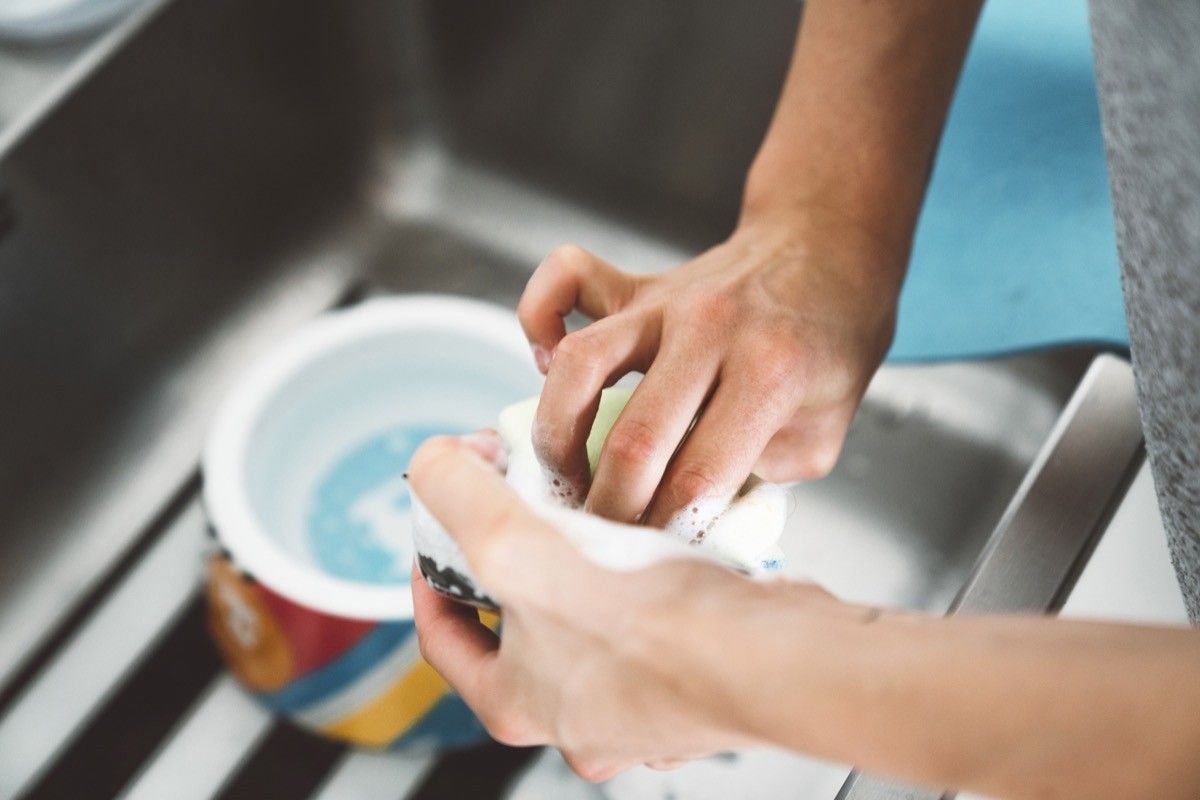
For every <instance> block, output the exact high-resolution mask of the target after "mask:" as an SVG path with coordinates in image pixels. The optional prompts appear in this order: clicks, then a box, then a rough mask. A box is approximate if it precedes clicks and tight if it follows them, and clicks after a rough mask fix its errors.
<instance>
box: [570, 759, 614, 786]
mask: <svg viewBox="0 0 1200 800" xmlns="http://www.w3.org/2000/svg"><path fill="white" fill-rule="evenodd" d="M563 758H564V759H565V760H566V762H567V766H569V767H570V768H571V771H572V772H574V773H575V774H576V775H578V776H579V777H581V778H583V779H584V780H585V781H587V782H588V783H601V782H602V781H604V780H606V779H607V778H608V777H609V769H608V768H607V767H606V766H605V765H604V764H603V763H601V762H600V761H599V760H597V759H594V758H590V757H588V756H579V755H571V754H567V753H564V755H563Z"/></svg>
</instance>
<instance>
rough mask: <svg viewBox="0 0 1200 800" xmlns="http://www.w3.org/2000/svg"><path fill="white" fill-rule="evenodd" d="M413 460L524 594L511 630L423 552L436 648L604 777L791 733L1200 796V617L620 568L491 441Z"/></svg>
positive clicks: (500, 592)
mask: <svg viewBox="0 0 1200 800" xmlns="http://www.w3.org/2000/svg"><path fill="white" fill-rule="evenodd" d="M411 477H412V481H413V486H414V489H415V491H416V492H417V493H418V494H419V495H420V496H421V498H422V499H423V500H424V501H425V502H426V505H427V506H428V507H429V508H430V510H431V511H432V512H433V513H434V514H435V515H436V516H437V517H438V518H439V519H440V520H441V521H442V522H443V524H445V525H446V527H447V530H448V531H449V532H450V533H451V535H453V536H454V537H455V538H456V539H457V540H458V542H459V544H460V545H461V546H462V548H463V550H464V552H465V553H466V555H467V558H468V559H469V560H470V562H471V566H472V570H473V571H474V572H475V574H476V575H477V576H478V577H479V579H480V580H481V581H482V582H483V584H484V585H486V586H487V587H488V589H489V591H490V592H491V593H492V594H493V595H494V596H497V597H499V598H500V600H501V602H502V603H503V605H504V636H503V639H502V640H501V639H497V638H496V637H495V636H494V635H493V634H492V633H491V632H490V631H489V630H488V629H487V628H484V627H483V626H482V625H480V623H479V621H478V619H477V618H476V616H475V612H474V610H473V609H470V608H468V607H466V606H462V605H459V604H457V603H455V602H453V601H450V600H446V599H444V598H441V597H439V596H437V595H435V594H434V593H433V592H432V590H430V589H429V588H428V587H427V586H425V585H424V583H423V582H422V581H421V579H420V576H419V575H417V574H414V577H413V597H414V603H415V610H416V621H417V629H418V632H419V633H420V635H421V641H422V648H423V652H424V654H425V656H426V658H427V659H428V660H429V662H430V663H431V664H432V665H433V666H434V667H435V668H436V669H438V671H439V672H441V673H442V675H443V676H445V677H446V679H447V680H448V681H449V682H450V683H451V684H452V685H454V687H455V688H456V689H458V690H459V692H460V693H461V694H462V696H463V697H464V699H465V700H466V701H467V702H468V703H469V704H470V705H471V707H472V708H473V709H475V711H476V712H477V713H478V714H479V715H480V718H481V719H482V720H483V722H484V723H485V725H487V727H488V730H489V731H490V732H491V733H492V734H493V735H494V736H496V737H497V738H499V739H500V740H502V741H506V742H508V743H510V744H552V745H554V746H556V747H558V748H560V749H561V750H562V751H563V753H564V754H565V755H566V757H567V760H568V761H569V763H571V765H572V766H573V767H574V768H575V769H576V771H578V772H579V773H580V774H581V775H583V776H584V777H587V778H589V779H592V780H603V779H605V778H608V777H611V776H612V775H614V774H616V773H617V772H620V771H621V770H623V769H627V768H629V767H631V766H634V765H636V764H639V763H642V762H647V763H651V764H652V765H659V766H669V765H671V764H675V763H678V762H679V761H681V760H685V759H688V758H693V757H696V756H701V755H705V754H708V753H712V752H716V751H719V750H728V749H732V748H740V747H750V746H758V745H765V744H771V745H776V746H782V747H786V748H790V749H793V750H799V751H802V752H806V753H811V754H814V755H818V756H822V757H825V758H829V759H833V760H836V761H842V762H848V763H855V764H859V765H862V766H863V767H865V768H867V769H869V770H871V771H874V772H878V773H882V774H887V775H892V776H896V777H900V778H904V779H908V780H911V781H915V782H918V783H924V784H928V785H930V786H933V787H938V788H942V787H952V788H957V789H969V790H974V791H980V792H985V793H987V794H990V795H994V796H1000V797H1005V798H1079V797H1089V798H1090V797H1152V798H1156V800H1170V799H1171V798H1181V799H1182V798H1195V797H1197V796H1200V758H1197V753H1200V680H1197V676H1198V675H1200V632H1197V631H1194V630H1187V629H1171V628H1152V627H1134V626H1125V625H1110V624H1098V623H1086V622H1070V621H1062V620H1053V619H1043V618H1033V617H974V618H971V617H960V618H935V617H929V616H924V615H918V614H910V613H902V612H883V613H882V614H880V613H879V612H877V611H873V610H869V609H865V608H862V607H858V606H853V605H849V604H845V603H841V602H839V601H837V600H835V599H834V598H832V597H831V596H829V595H828V594H826V593H824V592H822V591H821V590H820V589H818V588H816V587H814V586H812V585H805V584H794V583H785V582H778V583H770V584H761V583H754V582H751V581H749V580H746V579H744V578H740V577H737V576H734V575H732V574H731V573H728V572H726V571H724V570H722V569H719V568H717V567H714V566H711V565H707V564H698V563H694V562H687V563H684V562H678V563H673V564H667V565H662V566H657V567H654V568H651V569H646V570H640V571H637V572H625V573H619V572H612V571H609V570H606V569H602V568H599V567H597V566H596V565H595V564H592V563H591V562H589V561H587V560H585V559H584V558H583V557H582V556H581V555H579V553H577V552H576V551H575V550H573V548H571V547H570V546H569V545H567V544H566V542H565V541H564V540H563V539H562V538H561V537H560V536H559V535H558V534H557V533H556V532H555V531H554V530H552V529H551V528H550V527H549V526H548V525H547V524H546V523H545V522H543V521H542V520H540V519H539V518H538V517H537V516H536V515H535V514H534V513H533V512H532V511H531V510H530V509H528V508H527V507H525V506H524V505H523V504H522V503H521V502H520V501H519V500H517V499H516V497H515V496H514V495H513V494H512V493H511V491H510V490H509V489H508V487H507V486H506V485H505V484H504V482H503V480H502V479H501V478H500V476H499V475H498V474H497V473H496V471H495V468H494V467H492V466H491V465H490V464H488V463H485V462H484V460H482V459H480V458H479V457H477V456H475V455H474V454H473V452H472V450H471V445H470V444H469V443H464V442H462V441H456V440H449V439H443V440H438V441H434V442H432V443H430V444H428V445H426V446H424V447H423V448H422V449H421V450H420V452H419V453H418V455H417V457H416V459H415V460H414V462H413V465H412V471H411ZM464 487H469V488H464ZM647 535H651V534H647Z"/></svg>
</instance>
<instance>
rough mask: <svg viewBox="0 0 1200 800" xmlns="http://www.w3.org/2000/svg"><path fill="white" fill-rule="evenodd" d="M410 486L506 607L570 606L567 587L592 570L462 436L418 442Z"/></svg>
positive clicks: (478, 575)
mask: <svg viewBox="0 0 1200 800" xmlns="http://www.w3.org/2000/svg"><path fill="white" fill-rule="evenodd" d="M409 482H410V485H411V486H412V490H413V492H415V493H416V495H417V496H418V497H419V498H420V499H421V502H422V503H424V505H425V507H426V508H427V509H428V510H429V512H430V513H431V514H433V516H434V517H436V518H437V520H438V521H439V522H440V523H441V524H442V526H443V527H444V528H445V529H446V532H447V533H449V535H450V536H451V537H452V538H453V539H454V540H455V541H456V542H457V543H458V545H459V547H460V548H461V549H462V551H463V554H464V555H465V556H466V558H467V561H468V563H469V564H470V565H471V570H472V571H473V572H474V573H475V576H476V577H477V578H479V580H480V582H481V583H482V584H483V585H484V586H486V587H487V588H488V590H489V591H490V592H493V593H494V594H495V595H496V596H497V599H499V600H500V601H501V603H505V602H507V600H508V599H509V598H515V597H518V596H520V597H527V596H534V597H538V598H540V599H542V600H544V601H546V602H563V603H565V602H567V600H566V599H564V598H562V597H560V595H562V594H563V593H564V583H565V582H567V581H572V580H574V579H576V578H577V577H578V576H579V575H580V573H581V572H583V571H586V570H587V569H588V568H589V567H590V565H589V564H588V563H587V562H586V561H584V560H583V559H582V557H580V556H579V555H578V554H577V553H576V551H575V549H574V548H573V547H572V546H571V545H570V544H568V543H567V542H566V540H564V539H563V538H562V536H561V535H559V533H558V532H557V531H555V530H554V529H553V528H551V527H550V526H549V525H548V524H547V523H546V522H544V521H543V520H542V519H541V518H540V517H538V516H537V515H536V514H534V513H533V511H532V510H531V509H530V508H529V507H528V506H527V505H525V503H523V502H522V501H521V500H520V499H519V498H518V497H517V496H516V495H515V494H514V493H513V492H512V490H511V489H510V488H509V486H508V484H506V483H505V482H504V478H503V477H501V475H500V473H499V472H498V471H497V470H496V469H495V467H494V466H492V465H491V464H489V463H487V462H485V461H484V460H483V459H482V458H480V456H479V455H478V453H477V451H476V450H475V449H474V446H473V445H471V444H468V443H465V442H464V441H463V440H462V439H460V438H457V437H449V436H439V437H435V438H433V439H429V440H428V441H426V442H425V443H424V444H423V445H421V447H420V448H419V449H418V450H417V452H416V454H415V455H414V456H413V460H412V463H411V465H410V466H409Z"/></svg>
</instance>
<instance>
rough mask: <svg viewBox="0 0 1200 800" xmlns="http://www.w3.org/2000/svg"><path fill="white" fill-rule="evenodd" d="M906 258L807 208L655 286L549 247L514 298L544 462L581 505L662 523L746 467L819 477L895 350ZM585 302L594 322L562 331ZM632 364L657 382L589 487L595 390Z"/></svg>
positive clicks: (789, 476) (722, 493) (772, 474)
mask: <svg viewBox="0 0 1200 800" xmlns="http://www.w3.org/2000/svg"><path fill="white" fill-rule="evenodd" d="M906 256H907V252H906V251H905V250H903V248H901V250H900V252H897V250H896V248H893V247H888V246H886V245H885V244H884V243H883V241H882V240H881V239H880V238H879V237H877V236H875V235H874V234H873V233H872V232H871V231H869V230H867V229H865V228H864V227H862V226H861V225H859V224H857V223H856V222H854V221H853V220H850V219H847V218H845V217H843V216H839V215H838V214H835V213H833V212H832V211H829V210H822V209H811V208H810V209H807V210H805V211H804V212H803V213H789V214H787V215H786V216H781V217H780V218H769V217H763V216H758V217H752V218H747V219H744V220H743V223H742V224H741V226H740V227H739V228H738V230H737V232H736V233H735V234H734V235H733V236H732V237H731V238H730V239H729V240H728V241H726V242H724V243H723V244H720V245H718V246H717V247H714V248H713V249H711V250H709V251H708V252H706V253H704V254H702V255H701V256H699V257H698V258H696V259H695V260H693V261H690V262H688V263H686V264H684V265H683V266H680V267H678V268H677V269H674V270H672V271H670V272H667V273H664V274H661V275H655V276H648V277H634V276H632V275H628V274H625V273H623V272H620V271H619V270H617V269H616V268H614V267H612V266H610V265H608V264H606V263H605V262H603V261H601V260H600V259H599V258H597V257H596V256H594V255H592V254H590V253H588V252H586V251H584V250H582V249H580V248H578V247H571V246H567V247H561V248H559V249H557V250H555V251H554V252H552V253H551V254H550V255H549V256H548V257H547V258H546V260H545V261H544V262H543V263H542V265H541V266H540V267H539V268H538V269H537V271H536V272H535V273H534V274H533V277H532V278H530V281H529V285H528V286H527V287H526V290H525V293H524V296H523V297H522V298H521V302H520V305H519V306H518V316H519V317H520V320H521V324H522V326H523V327H524V329H525V333H526V335H527V337H528V338H529V341H530V343H531V345H532V347H533V350H534V354H535V358H536V360H537V363H538V366H539V368H540V369H541V370H542V371H543V372H545V373H546V386H545V389H544V390H543V393H542V400H541V403H540V405H539V406H538V413H537V419H536V422H535V425H534V444H535V446H536V448H537V452H538V456H539V458H540V459H541V461H542V463H543V464H544V465H545V466H546V467H547V468H548V469H549V470H551V471H553V473H554V474H555V475H556V477H559V478H563V479H566V480H568V481H570V482H572V483H573V484H574V485H575V486H576V489H577V490H578V491H580V494H583V493H585V492H586V494H587V502H586V509H587V510H589V511H592V512H594V513H597V514H600V515H601V516H605V517H608V518H610V519H614V520H618V521H622V522H631V521H644V522H647V523H649V524H652V525H657V526H662V525H664V524H666V523H667V522H668V520H669V519H670V518H671V516H672V515H673V514H674V513H675V512H677V511H679V510H680V509H682V508H684V507H686V506H690V505H691V504H693V503H695V502H696V501H704V500H707V499H709V498H715V499H718V500H727V499H728V497H729V496H730V495H731V494H732V493H733V492H734V491H735V490H736V489H737V488H738V487H739V486H740V485H741V483H742V482H743V481H744V480H745V479H746V476H747V475H748V474H749V473H750V472H751V471H752V470H753V471H756V472H758V473H759V474H760V475H762V476H763V477H765V478H767V479H769V480H777V481H790V480H806V479H814V478H819V477H822V476H824V475H825V474H827V473H828V472H829V471H830V470H831V469H832V468H833V465H834V463H835V461H836V460H837V457H838V453H839V452H840V450H841V447H842V441H843V439H844V438H845V436H846V430H847V427H848V426H849V424H850V420H851V418H852V417H853V415H854V412H855V410H856V409H857V407H858V403H859V401H860V400H861V398H862V395H863V392H864V391H865V389H866V386H867V383H868V382H869V381H870V379H871V376H872V375H873V374H874V372H875V369H876V368H877V367H878V366H879V363H880V361H881V360H882V358H883V356H884V354H885V352H886V351H887V348H888V346H889V344H890V342H891V337H892V333H893V329H894V320H895V305H896V296H897V294H898V292H899V287H900V280H901V275H902V273H903V267H904V260H905V258H906ZM574 309H578V310H579V311H581V312H583V313H584V314H586V315H587V316H589V317H591V318H593V319H595V320H596V322H594V323H592V324H591V325H588V326H587V327H585V328H583V329H582V330H580V331H577V332H575V333H571V334H566V333H565V329H564V325H563V317H564V316H565V315H566V314H568V313H570V312H571V311H572V310H574ZM631 371H639V372H644V373H645V378H644V379H643V380H642V382H641V384H640V385H639V386H638V387H637V389H636V390H635V391H634V394H633V397H632V399H631V400H630V401H629V405H628V406H627V407H626V408H625V410H624V412H623V413H622V414H621V416H620V419H619V420H618V421H617V423H616V425H615V426H614V427H613V429H612V431H611V433H610V434H609V436H608V440H607V443H606V444H605V446H604V450H603V452H602V454H601V457H600V462H599V465H598V467H597V470H596V473H595V477H594V479H590V484H591V485H590V490H589V488H588V483H589V471H588V466H587V456H586V452H585V442H586V440H587V435H588V432H589V430H590V428H591V424H592V419H593V417H594V416H595V413H596V407H597V403H598V401H599V395H600V390H601V389H602V388H603V387H605V386H608V385H611V384H612V383H613V382H615V381H616V380H618V379H619V378H620V377H622V376H623V375H625V374H626V373H629V372H631ZM697 415H699V417H698V419H697ZM693 419H696V420H697V421H696V425H695V429H694V430H692V432H691V433H690V434H689V428H690V426H691V425H692V422H693ZM685 436H686V437H687V438H686V441H684V439H685ZM681 442H683V446H682V448H680V443H681Z"/></svg>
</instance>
